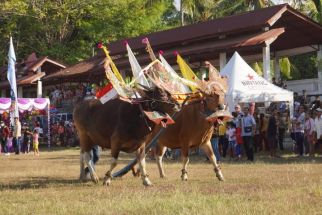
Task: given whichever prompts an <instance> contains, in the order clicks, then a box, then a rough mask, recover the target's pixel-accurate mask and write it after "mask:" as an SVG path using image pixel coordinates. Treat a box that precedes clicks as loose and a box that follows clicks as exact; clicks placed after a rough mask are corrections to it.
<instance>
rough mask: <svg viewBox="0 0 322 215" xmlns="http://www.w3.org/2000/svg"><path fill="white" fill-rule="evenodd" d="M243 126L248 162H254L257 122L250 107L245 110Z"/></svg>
mask: <svg viewBox="0 0 322 215" xmlns="http://www.w3.org/2000/svg"><path fill="white" fill-rule="evenodd" d="M241 126H242V137H243V143H244V147H245V152H246V155H247V160H250V161H254V134H255V129H256V122H255V119H254V117H253V116H252V115H250V114H249V109H248V107H245V108H244V117H243V118H242V120H241Z"/></svg>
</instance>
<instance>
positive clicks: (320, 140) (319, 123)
mask: <svg viewBox="0 0 322 215" xmlns="http://www.w3.org/2000/svg"><path fill="white" fill-rule="evenodd" d="M315 112H316V117H315V119H314V131H315V132H316V139H317V143H316V144H317V145H316V146H319V147H321V145H322V108H317V109H316V110H315ZM315 148H316V147H315Z"/></svg>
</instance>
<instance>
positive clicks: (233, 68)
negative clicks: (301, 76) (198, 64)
mask: <svg viewBox="0 0 322 215" xmlns="http://www.w3.org/2000/svg"><path fill="white" fill-rule="evenodd" d="M220 74H221V75H222V76H227V78H228V91H227V95H226V101H227V102H228V106H229V109H230V110H234V106H235V105H236V104H238V103H251V102H255V103H256V102H280V101H287V102H289V106H290V114H291V116H293V92H291V91H288V90H285V89H282V88H280V87H278V86H275V85H274V84H271V83H270V82H268V81H267V80H265V79H264V78H263V77H261V76H259V75H258V74H257V73H256V72H255V71H254V70H253V69H252V68H251V67H250V66H249V65H248V64H247V63H246V62H245V61H244V60H243V59H242V57H241V56H240V55H239V54H238V53H237V52H235V53H234V55H233V57H232V58H231V59H230V60H229V62H228V63H227V64H226V66H225V67H224V68H223V69H222V71H221V72H220Z"/></svg>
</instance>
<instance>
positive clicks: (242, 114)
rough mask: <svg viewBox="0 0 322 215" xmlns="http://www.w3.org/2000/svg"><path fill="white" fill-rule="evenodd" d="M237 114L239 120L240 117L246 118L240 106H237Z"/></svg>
mask: <svg viewBox="0 0 322 215" xmlns="http://www.w3.org/2000/svg"><path fill="white" fill-rule="evenodd" d="M235 112H236V113H237V116H238V118H240V117H243V116H244V113H243V112H241V108H240V105H236V106H235Z"/></svg>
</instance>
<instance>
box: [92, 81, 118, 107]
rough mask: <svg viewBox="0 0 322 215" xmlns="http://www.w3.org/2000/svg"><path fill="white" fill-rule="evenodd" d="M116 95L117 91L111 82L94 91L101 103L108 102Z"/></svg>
mask: <svg viewBox="0 0 322 215" xmlns="http://www.w3.org/2000/svg"><path fill="white" fill-rule="evenodd" d="M117 96H118V93H117V91H116V90H115V89H114V88H113V85H112V84H111V83H109V84H107V85H106V86H105V87H104V88H102V89H101V90H99V91H98V92H97V93H96V97H97V99H99V100H100V101H101V102H102V104H104V103H106V102H108V101H109V100H111V99H114V98H116V97H117Z"/></svg>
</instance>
